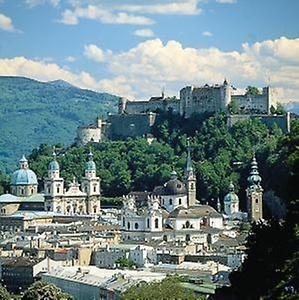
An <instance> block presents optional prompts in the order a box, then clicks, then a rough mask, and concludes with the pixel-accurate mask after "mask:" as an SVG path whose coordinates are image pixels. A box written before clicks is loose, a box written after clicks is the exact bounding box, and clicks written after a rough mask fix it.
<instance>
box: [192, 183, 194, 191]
mask: <svg viewBox="0 0 299 300" xmlns="http://www.w3.org/2000/svg"><path fill="white" fill-rule="evenodd" d="M191 190H194V183H193V182H191Z"/></svg>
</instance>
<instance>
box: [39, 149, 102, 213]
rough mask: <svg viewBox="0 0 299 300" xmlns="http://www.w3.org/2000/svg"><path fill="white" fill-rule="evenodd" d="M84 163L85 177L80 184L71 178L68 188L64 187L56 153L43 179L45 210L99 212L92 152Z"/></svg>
mask: <svg viewBox="0 0 299 300" xmlns="http://www.w3.org/2000/svg"><path fill="white" fill-rule="evenodd" d="M88 157H89V160H88V162H87V163H86V165H85V177H84V178H83V179H82V182H81V185H80V184H79V183H78V182H77V181H76V178H74V179H73V182H72V183H71V184H70V186H69V188H68V189H67V190H66V189H65V188H64V179H63V178H61V177H60V169H59V164H58V162H57V160H56V153H55V152H54V153H53V160H52V161H51V162H50V163H49V166H48V176H47V177H46V178H45V179H44V195H45V210H46V211H53V212H57V213H63V214H66V215H72V214H79V215H84V214H89V215H98V214H99V213H100V195H101V193H100V178H99V177H97V176H96V164H95V162H94V161H93V155H92V153H89V155H88Z"/></svg>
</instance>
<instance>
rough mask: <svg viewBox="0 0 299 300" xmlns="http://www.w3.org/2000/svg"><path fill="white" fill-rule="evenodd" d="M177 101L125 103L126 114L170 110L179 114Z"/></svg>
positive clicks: (162, 100)
mask: <svg viewBox="0 0 299 300" xmlns="http://www.w3.org/2000/svg"><path fill="white" fill-rule="evenodd" d="M179 105H180V102H179V100H166V99H161V100H152V101H128V102H127V103H126V110H125V111H126V113H127V114H140V113H146V112H156V111H157V110H160V111H167V110H169V109H172V110H173V111H175V112H179Z"/></svg>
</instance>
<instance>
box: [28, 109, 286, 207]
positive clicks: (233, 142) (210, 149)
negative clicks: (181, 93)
mask: <svg viewBox="0 0 299 300" xmlns="http://www.w3.org/2000/svg"><path fill="white" fill-rule="evenodd" d="M153 134H154V136H155V137H156V140H155V141H154V142H152V143H151V144H149V143H147V141H146V140H145V139H143V138H139V139H128V140H125V141H106V142H103V143H101V144H95V143H94V144H89V145H87V146H85V147H70V148H67V149H65V148H63V147H62V145H56V151H57V154H58V162H59V164H60V166H61V175H62V176H63V177H64V178H65V179H66V181H67V182H70V181H72V180H73V176H75V177H76V178H77V179H78V180H81V178H82V176H83V175H84V165H85V161H86V159H87V154H88V152H89V151H90V149H91V150H92V151H93V153H94V160H95V162H96V165H97V174H98V176H100V178H101V188H102V195H103V196H104V197H119V196H122V195H123V194H126V193H128V192H129V191H131V190H147V191H149V190H152V189H153V188H154V187H155V186H157V185H161V184H164V183H165V182H166V181H167V180H168V179H169V178H170V173H171V171H172V169H173V168H174V169H175V170H176V171H177V172H178V174H179V177H181V176H182V175H183V169H184V167H185V163H186V157H187V139H189V140H190V144H191V154H192V158H193V162H194V169H195V171H196V176H197V198H198V199H199V200H203V201H210V203H211V204H212V205H214V204H216V200H214V201H213V200H212V199H217V197H220V199H223V197H224V195H225V194H226V193H227V189H228V186H229V183H230V181H232V182H233V183H234V184H235V187H236V191H237V192H239V195H240V199H241V208H243V209H244V208H245V203H244V199H245V194H244V191H245V188H246V186H247V181H246V178H247V176H248V173H249V165H250V161H251V159H252V156H253V153H254V152H256V155H257V159H258V163H259V168H260V172H261V175H262V178H263V187H264V189H265V190H273V191H275V193H276V194H277V195H278V196H280V197H283V196H284V192H285V187H284V184H285V182H286V175H285V174H286V172H287V170H286V166H285V165H283V164H282V163H281V162H280V157H279V156H278V155H277V153H278V151H279V149H280V148H281V147H282V146H281V145H282V141H283V138H284V135H283V134H282V132H281V130H280V129H279V128H278V127H277V126H274V127H273V128H272V129H271V130H269V129H268V128H267V127H266V126H264V125H263V124H262V123H260V121H259V120H247V121H244V122H241V123H237V124H235V125H234V126H233V127H232V128H228V127H227V125H226V117H225V116H224V115H221V114H220V115H213V116H211V115H207V114H204V115H193V116H191V118H190V119H188V120H185V119H184V118H182V117H181V116H178V115H175V114H172V113H170V112H168V113H164V114H160V116H159V120H158V122H157V123H156V125H155V126H154V128H153ZM52 152H53V146H50V145H46V144H42V145H41V146H40V147H39V148H38V149H34V150H33V151H32V154H31V155H30V157H29V159H30V167H31V168H32V169H33V170H34V171H35V172H36V173H37V175H38V178H39V179H40V180H41V179H42V178H43V176H45V174H46V172H47V165H48V163H49V161H50V160H51V155H52ZM278 170H279V173H280V177H279V178H278V177H277V176H276V175H275V174H276V173H275V172H274V171H276V172H277V171H278ZM275 193H274V194H273V197H276V196H277V195H276V194H275ZM270 202H271V201H270Z"/></svg>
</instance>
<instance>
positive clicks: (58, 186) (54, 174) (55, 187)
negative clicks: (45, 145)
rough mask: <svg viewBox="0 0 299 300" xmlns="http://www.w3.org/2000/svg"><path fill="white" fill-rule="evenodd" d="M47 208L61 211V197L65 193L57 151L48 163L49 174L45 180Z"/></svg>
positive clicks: (47, 209)
mask: <svg viewBox="0 0 299 300" xmlns="http://www.w3.org/2000/svg"><path fill="white" fill-rule="evenodd" d="M44 193H45V200H46V201H45V210H46V211H57V212H61V210H62V208H61V207H60V206H59V198H60V197H61V196H63V195H64V179H63V178H61V177H60V169H59V164H58V162H57V156H56V152H55V151H53V159H52V161H51V162H50V163H49V165H48V175H47V177H46V178H45V180H44Z"/></svg>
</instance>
